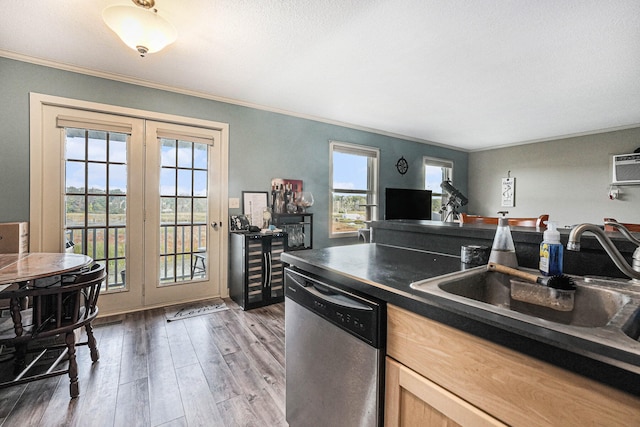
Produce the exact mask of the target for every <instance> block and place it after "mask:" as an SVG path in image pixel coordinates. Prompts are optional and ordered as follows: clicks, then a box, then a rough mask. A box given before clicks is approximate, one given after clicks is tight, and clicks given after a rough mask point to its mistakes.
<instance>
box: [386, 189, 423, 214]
mask: <svg viewBox="0 0 640 427" xmlns="http://www.w3.org/2000/svg"><path fill="white" fill-rule="evenodd" d="M384 196H385V200H384V206H385V208H384V219H431V190H412V189H409V188H385V190H384Z"/></svg>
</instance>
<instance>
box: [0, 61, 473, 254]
mask: <svg viewBox="0 0 640 427" xmlns="http://www.w3.org/2000/svg"><path fill="white" fill-rule="evenodd" d="M0 76H1V78H2V80H1V84H0V100H1V101H2V102H0V117H1V119H0V131H1V132H0V134H1V135H2V142H0V222H9V221H28V219H29V92H37V93H43V94H47V95H55V96H62V97H67V98H74V99H79V100H86V101H92V102H99V103H104V104H111V105H119V106H123V107H129V108H138V109H142V110H150V111H156V112H161V113H168V114H176V115H182V116H190V117H195V118H201V119H207V120H213V121H218V122H224V123H229V127H230V137H229V138H230V141H229V197H238V198H239V197H241V192H242V191H243V190H247V191H268V190H269V189H270V182H271V179H272V178H290V179H302V180H303V181H304V186H305V189H306V190H309V191H311V192H312V193H313V195H314V198H315V200H316V202H315V205H314V206H313V207H312V208H311V209H310V211H311V212H313V213H314V245H315V247H324V246H332V245H339V244H345V243H354V242H355V241H356V240H355V239H329V238H328V224H329V212H328V183H329V176H328V171H329V165H328V162H329V140H338V141H344V142H350V143H356V144H363V145H368V146H372V147H378V148H380V152H381V168H380V191H381V192H383V191H384V188H385V187H404V188H422V185H423V177H422V168H421V164H422V157H423V156H432V157H441V158H446V159H452V160H453V161H454V163H455V165H454V171H455V174H456V176H455V177H454V185H456V186H457V187H458V188H459V189H460V190H461V191H462V192H463V193H465V194H466V191H467V166H468V165H467V161H468V154H467V153H465V152H462V151H457V150H451V149H446V148H442V147H438V146H431V145H427V144H422V143H417V142H412V141H407V140H402V139H398V138H392V137H388V136H383V135H379V134H375V133H371V132H364V131H360V130H355V129H351V128H346V127H341V126H335V125H330V124H326V123H321V122H317V121H313V120H305V119H300V118H297V117H292V116H287V115H282V114H277V113H271V112H267V111H262V110H258V109H254V108H247V107H243V106H238V105H232V104H227V103H223V102H217V101H212V100H208V99H202V98H197V97H193V96H186V95H182V94H177V93H173V92H167V91H162V90H157V89H151V88H147V87H141V86H135V85H131V84H126V83H121V82H116V81H112V80H106V79H101V78H97V77H92V76H87V75H83V74H77V73H72V72H68V71H62V70H58V69H54V68H48V67H43V66H39V65H34V64H29V63H25V62H20V61H15V60H11V59H6V58H0ZM401 156H404V157H405V158H406V159H407V160H408V161H409V171H408V173H407V174H406V175H404V176H402V175H400V174H399V173H398V172H397V171H396V168H395V164H396V162H397V160H398V158H400V157H401ZM381 208H382V209H381V211H382V212H384V206H381ZM238 213H240V210H239V209H231V210H230V214H238Z"/></svg>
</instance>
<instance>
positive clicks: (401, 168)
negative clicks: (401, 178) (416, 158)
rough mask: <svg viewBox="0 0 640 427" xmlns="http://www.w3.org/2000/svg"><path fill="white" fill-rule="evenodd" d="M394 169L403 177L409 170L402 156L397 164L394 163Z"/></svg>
mask: <svg viewBox="0 0 640 427" xmlns="http://www.w3.org/2000/svg"><path fill="white" fill-rule="evenodd" d="M396 169H398V172H400V175H404V174H405V173H407V171H408V170H409V163H407V160H406V159H405V158H404V156H403V157H400V158H399V159H398V162H397V163H396Z"/></svg>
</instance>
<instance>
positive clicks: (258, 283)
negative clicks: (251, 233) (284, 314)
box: [245, 238, 264, 306]
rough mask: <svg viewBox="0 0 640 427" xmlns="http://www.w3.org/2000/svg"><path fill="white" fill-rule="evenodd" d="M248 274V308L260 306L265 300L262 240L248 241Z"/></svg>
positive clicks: (246, 298) (246, 300) (246, 299)
mask: <svg viewBox="0 0 640 427" xmlns="http://www.w3.org/2000/svg"><path fill="white" fill-rule="evenodd" d="M246 244H247V246H246V250H247V254H246V257H247V273H246V275H247V276H246V295H245V302H246V305H247V306H252V305H255V304H259V303H261V302H262V301H263V300H264V296H263V291H262V289H263V284H264V275H263V272H264V268H263V265H264V252H263V250H262V239H249V238H248V239H247V242H246Z"/></svg>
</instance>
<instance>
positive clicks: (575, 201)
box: [468, 128, 640, 226]
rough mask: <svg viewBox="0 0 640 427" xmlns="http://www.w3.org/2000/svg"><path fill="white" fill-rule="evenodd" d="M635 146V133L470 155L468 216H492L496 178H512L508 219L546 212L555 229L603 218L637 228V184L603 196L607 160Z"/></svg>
mask: <svg viewBox="0 0 640 427" xmlns="http://www.w3.org/2000/svg"><path fill="white" fill-rule="evenodd" d="M638 147H640V128H634V129H627V130H620V131H615V132H608V133H600V134H595V135H588V136H580V137H574V138H566V139H560V140H555V141H547V142H540V143H535V144H527V145H519V146H514V147H509V148H501V149H495V150H486V151H478V152H472V153H470V154H469V205H468V211H469V213H473V214H480V215H492V216H495V213H496V211H498V210H502V208H501V207H500V203H501V199H500V190H501V178H503V177H506V176H507V172H508V171H509V170H510V171H511V176H512V177H515V178H516V205H515V207H513V208H504V209H506V210H509V212H510V213H509V215H510V216H513V217H530V216H538V215H540V214H543V213H548V214H549V215H550V219H551V220H554V221H558V223H559V225H560V226H566V225H572V224H577V223H581V222H592V223H596V224H602V221H603V218H605V217H613V218H616V219H617V220H618V221H621V222H631V223H640V185H635V186H621V187H619V189H620V192H621V198H620V199H619V200H610V199H609V197H608V191H609V186H610V184H611V177H612V169H611V168H612V157H611V156H612V155H614V154H626V153H633V151H634V150H635V149H636V148H638Z"/></svg>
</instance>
